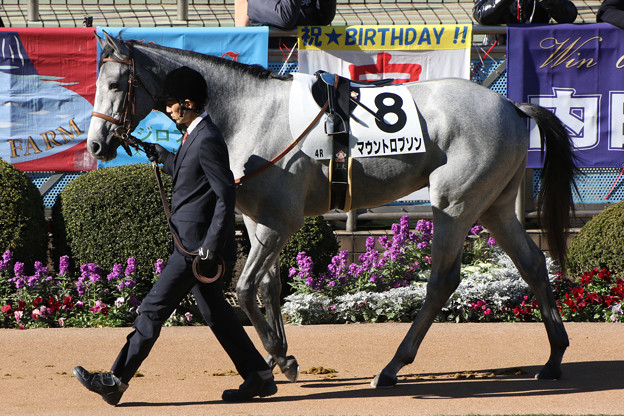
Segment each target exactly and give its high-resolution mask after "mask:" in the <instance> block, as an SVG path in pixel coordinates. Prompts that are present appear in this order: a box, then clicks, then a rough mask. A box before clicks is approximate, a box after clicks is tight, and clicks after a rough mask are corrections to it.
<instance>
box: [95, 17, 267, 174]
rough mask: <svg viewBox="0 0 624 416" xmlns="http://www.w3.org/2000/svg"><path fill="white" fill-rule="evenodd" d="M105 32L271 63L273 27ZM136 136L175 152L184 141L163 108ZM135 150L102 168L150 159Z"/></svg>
mask: <svg viewBox="0 0 624 416" xmlns="http://www.w3.org/2000/svg"><path fill="white" fill-rule="evenodd" d="M102 31H106V32H107V33H108V34H109V35H111V36H114V37H116V36H118V35H119V34H121V37H122V38H123V39H124V40H130V39H137V40H141V41H143V42H153V43H157V44H160V45H164V46H169V47H173V48H179V49H187V50H192V51H195V52H200V53H205V54H209V55H216V56H220V57H223V58H225V59H232V60H235V61H238V62H242V63H246V64H258V65H261V66H263V67H265V68H266V67H267V66H268V54H269V30H268V27H266V26H258V27H244V28H225V27H218V28H207V27H197V28H174V27H172V28H163V27H133V28H120V27H118V28H114V27H99V28H98V34H100V36H104V34H103V33H102ZM133 135H134V136H135V137H136V138H138V139H140V140H143V141H146V142H151V143H158V144H160V145H162V146H163V147H165V148H166V149H168V150H171V151H175V150H177V149H178V147H180V141H181V140H182V134H181V133H180V131H179V130H178V129H177V128H176V126H175V124H174V123H173V122H172V121H171V119H170V118H169V117H168V116H167V115H165V114H163V113H161V112H159V111H153V112H152V114H150V115H149V116H147V117H146V118H145V119H144V120H143V121H141V123H140V124H139V125H138V126H137V128H136V129H135V130H134V132H133ZM132 153H133V156H128V155H127V154H126V153H125V152H124V151H123V150H122V149H121V148H120V149H119V150H118V152H117V154H118V156H117V158H115V159H113V160H111V161H110V162H98V167H106V166H117V165H125V164H129V163H147V162H148V160H147V157H145V154H144V153H143V152H137V151H136V150H134V149H133V150H132Z"/></svg>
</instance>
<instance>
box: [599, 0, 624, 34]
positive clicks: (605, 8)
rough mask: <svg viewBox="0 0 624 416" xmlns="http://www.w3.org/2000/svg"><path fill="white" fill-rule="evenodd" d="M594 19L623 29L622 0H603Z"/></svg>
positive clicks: (623, 3) (623, 10)
mask: <svg viewBox="0 0 624 416" xmlns="http://www.w3.org/2000/svg"><path fill="white" fill-rule="evenodd" d="M596 21H597V22H606V23H611V24H612V25H615V26H617V27H619V28H620V29H624V0H604V1H603V2H602V4H601V5H600V8H599V9H598V13H596Z"/></svg>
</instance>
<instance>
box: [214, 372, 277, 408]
mask: <svg viewBox="0 0 624 416" xmlns="http://www.w3.org/2000/svg"><path fill="white" fill-rule="evenodd" d="M275 393H277V385H276V384H275V380H274V379H273V374H270V373H269V376H268V378H266V379H264V378H262V377H261V376H260V374H259V373H251V375H250V376H249V377H247V378H246V379H245V381H244V382H243V384H241V385H240V387H239V388H238V389H231V390H226V391H224V392H223V395H222V396H221V398H222V399H223V400H224V401H226V402H246V401H249V400H251V399H253V398H254V397H267V396H272V395H274V394H275Z"/></svg>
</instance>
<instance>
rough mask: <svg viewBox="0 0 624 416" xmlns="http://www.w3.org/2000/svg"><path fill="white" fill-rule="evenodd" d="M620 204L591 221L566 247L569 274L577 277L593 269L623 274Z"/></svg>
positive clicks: (622, 205)
mask: <svg viewBox="0 0 624 416" xmlns="http://www.w3.org/2000/svg"><path fill="white" fill-rule="evenodd" d="M622 253H624V201H623V202H620V203H618V204H615V205H613V206H611V207H609V208H607V209H605V210H604V211H603V212H601V213H600V214H598V215H597V216H595V217H594V218H592V219H591V220H590V221H589V222H588V223H587V224H585V225H584V226H583V228H581V230H580V231H579V233H578V234H577V235H576V236H575V237H574V239H573V240H572V242H571V243H570V246H569V247H568V261H567V267H568V271H569V273H570V275H580V274H581V273H584V272H586V271H588V270H592V269H593V268H594V267H601V268H602V267H606V268H608V269H609V270H611V271H612V272H615V273H621V272H623V271H624V256H623V255H622Z"/></svg>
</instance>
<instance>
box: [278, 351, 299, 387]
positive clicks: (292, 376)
mask: <svg viewBox="0 0 624 416" xmlns="http://www.w3.org/2000/svg"><path fill="white" fill-rule="evenodd" d="M279 367H280V370H281V371H282V374H284V375H285V376H286V378H287V379H288V381H290V382H293V383H294V382H295V381H297V379H298V378H299V363H298V362H297V359H296V358H295V357H293V356H292V355H289V356H287V357H286V364H284V365H280V366H279Z"/></svg>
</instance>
